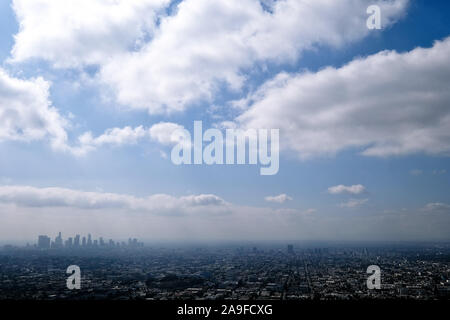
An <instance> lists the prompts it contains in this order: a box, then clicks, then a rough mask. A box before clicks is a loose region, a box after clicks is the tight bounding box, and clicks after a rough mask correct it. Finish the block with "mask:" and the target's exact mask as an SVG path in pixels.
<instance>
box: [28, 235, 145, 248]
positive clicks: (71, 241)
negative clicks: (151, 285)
mask: <svg viewBox="0 0 450 320" xmlns="http://www.w3.org/2000/svg"><path fill="white" fill-rule="evenodd" d="M143 246H144V244H143V243H142V242H138V240H137V239H136V238H133V239H131V238H129V239H128V242H125V241H122V242H120V241H114V240H112V239H109V240H108V241H106V240H104V239H103V238H102V237H99V238H98V239H92V236H91V234H88V236H87V238H86V237H85V236H83V237H81V236H80V235H79V234H77V235H75V237H69V238H67V239H66V240H64V239H63V238H62V235H61V232H59V233H58V236H57V237H55V240H54V241H52V240H51V238H50V237H49V236H46V235H40V236H39V237H38V243H37V247H38V248H40V249H50V248H52V249H60V248H98V247H103V248H104V247H109V248H115V247H133V248H138V247H143Z"/></svg>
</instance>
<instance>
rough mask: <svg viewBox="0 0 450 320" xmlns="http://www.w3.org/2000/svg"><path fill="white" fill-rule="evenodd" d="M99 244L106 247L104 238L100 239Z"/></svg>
mask: <svg viewBox="0 0 450 320" xmlns="http://www.w3.org/2000/svg"><path fill="white" fill-rule="evenodd" d="M99 242H100V245H101V246H102V247H103V246H104V245H105V242H104V241H103V238H102V237H100V239H99Z"/></svg>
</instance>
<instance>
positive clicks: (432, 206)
mask: <svg viewBox="0 0 450 320" xmlns="http://www.w3.org/2000/svg"><path fill="white" fill-rule="evenodd" d="M423 210H424V211H430V212H449V213H450V204H446V203H442V202H431V203H428V204H427V205H426V206H425V207H424V208H423Z"/></svg>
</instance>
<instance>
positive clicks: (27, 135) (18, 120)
mask: <svg viewBox="0 0 450 320" xmlns="http://www.w3.org/2000/svg"><path fill="white" fill-rule="evenodd" d="M49 88H50V83H49V82H47V81H45V80H44V79H42V78H40V77H39V78H33V79H27V80H22V79H18V78H14V77H11V76H9V75H8V74H7V73H6V72H5V71H4V70H3V69H1V68H0V142H1V141H7V140H13V141H25V142H29V141H37V140H43V139H48V140H49V141H50V143H51V146H52V147H53V148H54V149H64V148H65V146H66V141H67V133H66V127H67V126H68V122H67V120H66V119H65V118H64V117H62V116H61V115H60V114H59V112H58V110H57V109H56V108H55V107H53V106H52V103H51V101H50V98H49Z"/></svg>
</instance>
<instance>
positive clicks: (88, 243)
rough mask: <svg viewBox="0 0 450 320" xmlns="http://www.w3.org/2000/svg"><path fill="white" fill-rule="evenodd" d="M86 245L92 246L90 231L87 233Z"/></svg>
mask: <svg viewBox="0 0 450 320" xmlns="http://www.w3.org/2000/svg"><path fill="white" fill-rule="evenodd" d="M87 245H88V247H91V246H92V238H91V234H90V233H89V234H88V241H87Z"/></svg>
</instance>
